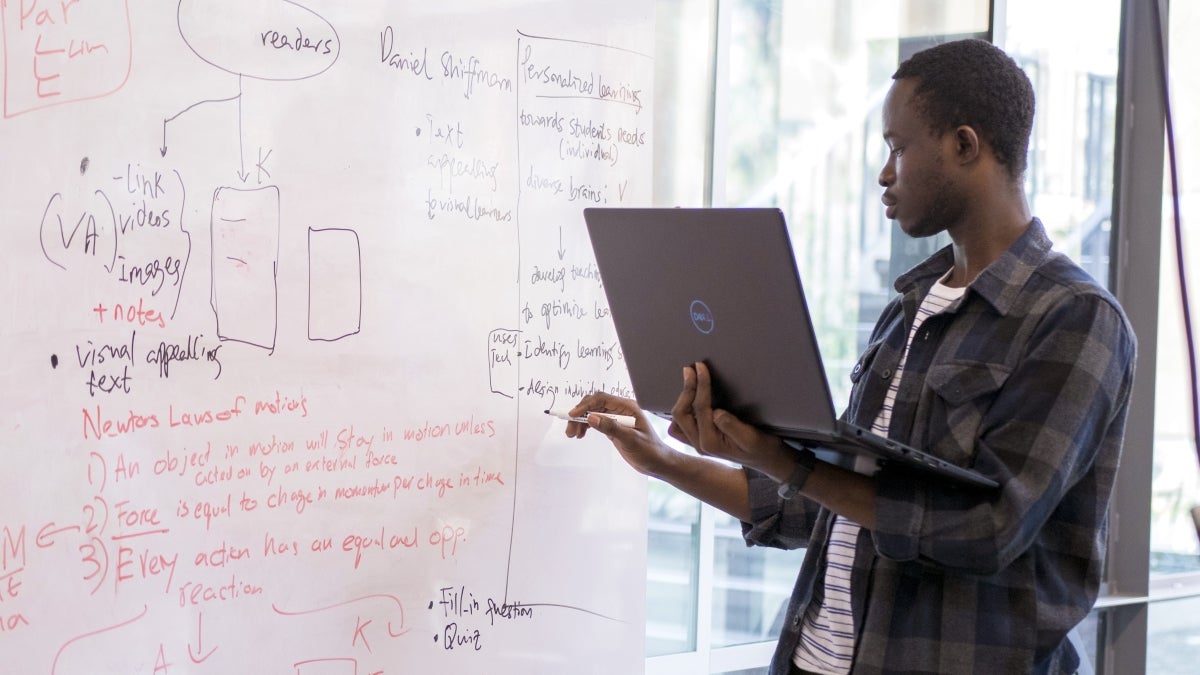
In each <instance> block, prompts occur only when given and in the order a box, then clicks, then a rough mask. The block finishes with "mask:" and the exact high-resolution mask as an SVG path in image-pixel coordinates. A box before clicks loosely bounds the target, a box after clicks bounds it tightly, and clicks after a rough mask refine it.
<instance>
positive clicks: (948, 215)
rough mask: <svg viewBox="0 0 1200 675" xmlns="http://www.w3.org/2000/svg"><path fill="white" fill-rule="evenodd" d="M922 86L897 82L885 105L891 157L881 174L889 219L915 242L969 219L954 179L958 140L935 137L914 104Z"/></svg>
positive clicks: (951, 135)
mask: <svg viewBox="0 0 1200 675" xmlns="http://www.w3.org/2000/svg"><path fill="white" fill-rule="evenodd" d="M916 86H917V81H916V80H914V79H911V78H904V79H900V80H896V81H895V82H894V83H893V84H892V88H891V90H890V91H889V92H888V95H887V98H886V99H884V103H883V140H884V141H885V142H886V143H887V146H888V149H889V151H890V152H889V153H888V158H887V162H886V163H885V164H884V165H883V169H882V170H881V171H880V172H879V184H880V185H882V186H883V188H884V190H883V196H882V198H881V199H882V201H883V203H884V205H885V206H886V207H887V217H888V218H889V219H891V220H895V221H896V223H897V224H898V225H899V226H900V229H902V230H904V232H905V233H906V234H908V235H909V236H912V237H930V236H933V235H935V234H938V233H939V232H942V231H944V230H946V229H947V228H949V227H951V226H953V225H956V224H957V223H958V222H959V221H960V220H961V219H962V216H963V212H964V204H965V200H964V199H963V194H962V189H961V187H960V186H958V185H957V184H956V183H955V182H954V180H953V176H952V174H951V173H948V171H953V160H954V156H955V154H954V153H955V134H954V132H952V131H951V132H946V133H943V134H940V135H935V134H934V133H933V132H931V131H930V126H929V123H928V122H927V121H926V120H925V118H924V116H923V115H921V113H920V110H919V108H918V107H917V106H916V104H915V101H914V99H913V92H914V91H915V89H916Z"/></svg>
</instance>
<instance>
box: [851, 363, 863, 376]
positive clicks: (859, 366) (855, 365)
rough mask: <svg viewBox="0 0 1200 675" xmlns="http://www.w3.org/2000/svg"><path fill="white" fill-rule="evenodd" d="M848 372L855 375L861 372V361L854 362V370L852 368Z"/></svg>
mask: <svg viewBox="0 0 1200 675" xmlns="http://www.w3.org/2000/svg"><path fill="white" fill-rule="evenodd" d="M850 372H851V374H852V375H857V374H859V373H861V372H862V364H861V363H856V364H854V370H852V371H850Z"/></svg>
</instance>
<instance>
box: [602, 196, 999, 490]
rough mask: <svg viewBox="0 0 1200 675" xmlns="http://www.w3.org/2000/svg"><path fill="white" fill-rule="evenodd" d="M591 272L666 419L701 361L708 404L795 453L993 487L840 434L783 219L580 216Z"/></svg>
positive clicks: (647, 395) (635, 370)
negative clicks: (804, 450) (846, 457)
mask: <svg viewBox="0 0 1200 675" xmlns="http://www.w3.org/2000/svg"><path fill="white" fill-rule="evenodd" d="M583 213H584V220H585V221H586V223H587V228H588V235H589V237H590V238H591V242H592V249H593V253H594V255H595V258H596V265H597V267H598V268H599V270H600V278H601V281H602V282H603V284H604V290H605V294H606V295H607V297H608V305H609V311H610V312H611V315H612V319H613V324H614V326H615V328H616V332H617V339H618V340H619V341H620V343H621V349H622V352H623V353H624V356H625V362H626V366H627V367H628V369H629V377H630V384H631V386H632V387H633V392H634V397H635V398H636V399H637V402H638V405H639V406H641V407H642V408H643V409H644V410H646V411H648V412H651V413H654V414H656V415H659V416H662V417H666V418H669V417H670V416H671V408H672V407H674V405H675V401H676V400H677V399H678V398H679V392H680V390H681V388H682V384H683V375H682V369H683V367H684V366H685V365H690V364H692V363H695V362H697V361H704V362H705V363H706V364H708V366H709V367H710V368H711V370H712V372H713V376H714V381H713V399H714V405H715V406H716V407H719V408H724V409H726V410H729V411H730V412H732V413H734V414H735V415H737V416H738V418H739V419H741V420H743V421H744V422H747V423H749V424H753V425H754V426H757V427H759V428H761V429H764V430H767V431H771V432H773V433H776V434H777V435H779V436H782V437H784V438H790V439H796V440H798V441H800V443H801V444H803V445H813V446H821V447H825V448H828V449H831V450H837V451H840V452H844V453H850V454H866V455H870V456H873V457H876V458H879V459H883V460H885V461H890V462H895V463H898V464H901V465H904V466H908V467H910V468H913V469H917V470H920V471H923V472H933V473H937V474H940V475H945V476H949V477H951V478H954V479H956V480H960V481H964V482H967V483H973V484H977V485H992V486H994V485H995V482H994V481H992V480H991V479H988V478H986V477H983V476H979V475H978V474H975V473H974V472H971V471H969V470H966V469H963V468H961V467H958V466H956V465H953V464H950V463H948V462H944V461H942V460H940V459H938V458H936V457H933V456H931V455H928V454H927V453H923V452H920V451H917V450H915V449H913V448H909V447H906V446H903V445H901V444H898V443H896V442H895V441H892V440H890V439H886V438H883V437H881V436H878V435H876V434H873V433H871V432H870V431H869V430H864V429H859V428H855V427H851V426H849V425H845V424H842V423H841V422H840V421H839V420H838V419H837V414H836V412H835V410H834V407H833V397H832V395H831V393H830V389H829V382H828V380H827V378H826V374H825V368H824V364H823V362H822V360H821V355H820V350H819V349H818V346H817V339H816V334H815V332H814V330H813V326H812V321H811V318H810V314H809V311H808V305H807V301H806V299H805V295H804V289H803V287H802V285H801V281H800V275H799V273H798V271H797V268H796V260H795V256H794V254H793V251H792V245H791V239H790V237H789V235H788V231H787V225H786V223H785V221H784V216H783V212H782V211H780V210H779V209H775V208H703V209H683V208H587V209H584V212H583Z"/></svg>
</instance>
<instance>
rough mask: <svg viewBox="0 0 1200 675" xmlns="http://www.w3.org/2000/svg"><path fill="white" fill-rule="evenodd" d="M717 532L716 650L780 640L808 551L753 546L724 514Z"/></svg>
mask: <svg viewBox="0 0 1200 675" xmlns="http://www.w3.org/2000/svg"><path fill="white" fill-rule="evenodd" d="M714 534H715V537H716V541H715V542H714V547H715V551H714V554H713V555H714V564H713V583H712V591H713V635H712V643H713V646H714V647H727V646H730V645H739V644H747V643H750V642H762V641H764V640H774V639H775V638H778V637H779V631H780V628H781V626H782V621H783V611H784V610H785V609H786V608H787V602H788V599H789V598H790V597H791V595H792V586H793V585H794V584H795V582H796V574H797V573H798V572H799V571H800V562H801V561H802V560H803V559H804V551H803V549H801V550H796V551H781V550H778V549H759V548H748V547H747V546H746V542H745V540H743V539H742V529H741V524H740V523H738V522H737V521H736V520H734V519H733V518H731V517H729V516H725V515H723V514H722V515H720V516H718V517H717V521H716V527H715V533H714Z"/></svg>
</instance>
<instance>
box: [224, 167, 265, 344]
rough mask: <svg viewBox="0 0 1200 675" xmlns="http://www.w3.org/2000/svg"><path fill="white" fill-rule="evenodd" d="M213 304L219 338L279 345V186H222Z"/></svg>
mask: <svg viewBox="0 0 1200 675" xmlns="http://www.w3.org/2000/svg"><path fill="white" fill-rule="evenodd" d="M211 225H212V226H211V228H210V231H211V233H212V307H213V311H214V312H215V313H216V315H217V336H218V337H220V338H221V339H222V340H235V341H238V342H245V343H247V344H252V345H256V346H259V347H263V348H266V349H274V348H275V334H276V326H277V315H278V306H279V292H278V288H277V282H276V278H277V271H278V268H279V188H277V187H275V186H267V187H264V188H258V189H254V190H241V189H237V188H218V189H217V191H216V192H215V193H214V194H213V206H212V224H211Z"/></svg>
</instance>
